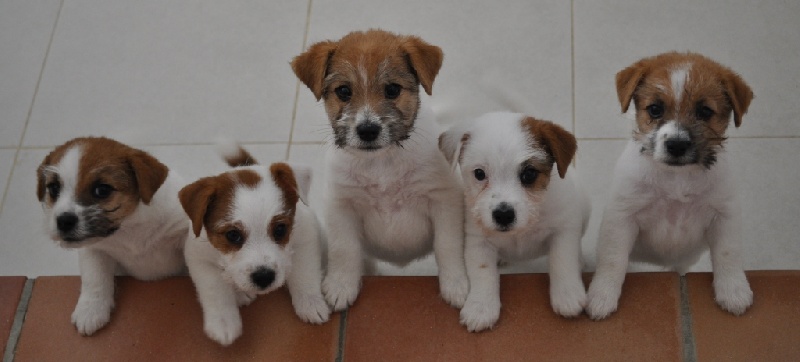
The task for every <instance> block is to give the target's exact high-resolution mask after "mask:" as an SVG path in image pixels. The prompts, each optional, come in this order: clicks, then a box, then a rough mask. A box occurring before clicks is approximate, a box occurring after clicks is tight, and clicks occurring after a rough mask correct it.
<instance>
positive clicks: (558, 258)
mask: <svg viewBox="0 0 800 362" xmlns="http://www.w3.org/2000/svg"><path fill="white" fill-rule="evenodd" d="M579 227H580V226H579ZM547 262H548V264H549V267H550V305H551V306H552V307H553V310H554V311H555V312H556V313H558V314H560V315H562V316H564V317H575V316H577V315H578V314H581V312H583V308H584V307H586V289H585V287H584V286H583V280H581V234H580V232H577V231H572V230H569V231H559V232H558V233H557V234H556V235H555V236H554V237H553V240H552V242H551V244H550V253H549V255H548V257H547Z"/></svg>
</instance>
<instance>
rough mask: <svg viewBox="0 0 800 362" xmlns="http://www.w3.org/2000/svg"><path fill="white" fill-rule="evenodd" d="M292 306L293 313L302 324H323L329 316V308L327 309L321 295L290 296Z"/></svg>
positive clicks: (326, 304)
mask: <svg viewBox="0 0 800 362" xmlns="http://www.w3.org/2000/svg"><path fill="white" fill-rule="evenodd" d="M292 305H293V306H294V312H295V313H297V316H298V317H300V319H302V320H303V322H307V323H311V324H320V323H325V322H327V321H328V317H330V315H331V308H330V307H328V303H326V302H325V298H323V297H322V294H319V295H313V294H301V295H298V296H294V295H292Z"/></svg>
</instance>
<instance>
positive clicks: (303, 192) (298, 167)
mask: <svg viewBox="0 0 800 362" xmlns="http://www.w3.org/2000/svg"><path fill="white" fill-rule="evenodd" d="M287 164H288V165H289V167H291V168H292V172H294V180H295V182H296V183H297V195H298V196H299V197H300V201H302V202H303V203H304V204H306V205H308V204H309V203H308V195H309V193H310V192H311V177H312V174H313V172H312V171H311V167H309V166H308V165H304V164H299V163H294V162H290V163H287Z"/></svg>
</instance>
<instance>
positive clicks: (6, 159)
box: [0, 149, 17, 212]
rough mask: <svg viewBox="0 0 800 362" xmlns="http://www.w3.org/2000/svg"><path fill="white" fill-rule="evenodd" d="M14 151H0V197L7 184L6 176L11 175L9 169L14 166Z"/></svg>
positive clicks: (0, 210) (0, 207)
mask: <svg viewBox="0 0 800 362" xmlns="http://www.w3.org/2000/svg"><path fill="white" fill-rule="evenodd" d="M16 153H17V151H16V150H11V149H8V150H0V197H2V192H3V190H5V189H6V185H7V184H8V176H9V175H10V174H11V167H12V166H13V165H14V154H16ZM2 207H3V205H0V212H2Z"/></svg>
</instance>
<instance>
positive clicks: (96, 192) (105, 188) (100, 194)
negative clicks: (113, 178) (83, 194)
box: [92, 184, 114, 199]
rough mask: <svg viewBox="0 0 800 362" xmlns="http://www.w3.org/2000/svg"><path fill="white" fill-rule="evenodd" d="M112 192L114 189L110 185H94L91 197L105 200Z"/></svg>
mask: <svg viewBox="0 0 800 362" xmlns="http://www.w3.org/2000/svg"><path fill="white" fill-rule="evenodd" d="M113 191H114V188H113V187H111V185H108V184H97V185H94V188H92V196H94V197H95V198H97V199H105V198H108V197H109V196H111V192H113Z"/></svg>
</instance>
